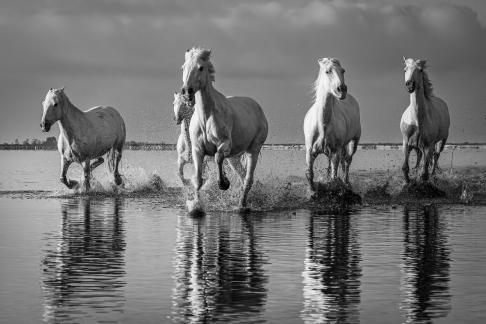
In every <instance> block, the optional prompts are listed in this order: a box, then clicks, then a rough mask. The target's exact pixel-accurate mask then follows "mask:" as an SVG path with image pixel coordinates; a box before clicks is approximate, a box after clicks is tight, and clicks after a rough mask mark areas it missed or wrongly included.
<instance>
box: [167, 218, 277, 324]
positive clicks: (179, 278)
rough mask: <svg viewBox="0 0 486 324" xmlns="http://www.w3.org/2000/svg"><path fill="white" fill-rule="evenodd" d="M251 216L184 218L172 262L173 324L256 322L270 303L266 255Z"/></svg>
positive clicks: (179, 227) (179, 221) (180, 220)
mask: <svg viewBox="0 0 486 324" xmlns="http://www.w3.org/2000/svg"><path fill="white" fill-rule="evenodd" d="M256 221H257V220H255V219H253V218H242V217H240V216H239V215H234V216H231V215H218V214H212V215H207V216H205V217H204V218H189V217H187V216H186V215H183V216H180V217H179V219H178V226H177V242H176V248H175V258H174V269H175V275H174V281H175V288H174V289H173V295H172V307H173V309H172V320H173V321H174V322H176V323H207V322H214V321H222V322H232V321H235V322H245V323H246V322H256V321H259V320H261V319H262V316H263V314H262V313H263V311H264V307H265V303H266V299H267V288H266V284H267V282H268V278H267V276H266V275H265V273H264V269H263V266H264V264H265V263H266V257H265V256H264V255H263V253H262V252H261V249H260V247H259V244H258V242H257V241H258V234H256V233H255V232H256V230H255V228H258V224H254V222H256Z"/></svg>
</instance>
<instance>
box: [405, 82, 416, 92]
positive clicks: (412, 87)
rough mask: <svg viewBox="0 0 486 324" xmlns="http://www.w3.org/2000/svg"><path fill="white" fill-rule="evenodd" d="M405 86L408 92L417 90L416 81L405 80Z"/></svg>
mask: <svg viewBox="0 0 486 324" xmlns="http://www.w3.org/2000/svg"><path fill="white" fill-rule="evenodd" d="M405 87H407V91H408V93H412V92H414V91H415V82H413V81H407V82H405Z"/></svg>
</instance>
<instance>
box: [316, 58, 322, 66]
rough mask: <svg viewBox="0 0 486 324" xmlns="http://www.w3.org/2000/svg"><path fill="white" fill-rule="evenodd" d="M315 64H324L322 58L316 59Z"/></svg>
mask: <svg viewBox="0 0 486 324" xmlns="http://www.w3.org/2000/svg"><path fill="white" fill-rule="evenodd" d="M317 63H319V65H322V64H324V58H323V57H321V58H318V59H317Z"/></svg>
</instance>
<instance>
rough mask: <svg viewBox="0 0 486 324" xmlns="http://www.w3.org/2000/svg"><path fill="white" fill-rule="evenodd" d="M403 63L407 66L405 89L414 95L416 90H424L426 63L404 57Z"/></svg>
mask: <svg viewBox="0 0 486 324" xmlns="http://www.w3.org/2000/svg"><path fill="white" fill-rule="evenodd" d="M403 62H404V64H405V68H404V70H405V87H407V91H408V92H409V93H413V92H414V91H415V90H416V89H420V88H423V83H424V76H423V72H424V69H425V63H426V61H425V60H420V59H418V60H414V59H413V58H408V59H406V58H405V57H403Z"/></svg>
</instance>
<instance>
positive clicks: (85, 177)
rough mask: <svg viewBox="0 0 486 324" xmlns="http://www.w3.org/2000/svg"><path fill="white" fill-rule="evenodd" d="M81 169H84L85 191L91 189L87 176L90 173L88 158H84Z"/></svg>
mask: <svg viewBox="0 0 486 324" xmlns="http://www.w3.org/2000/svg"><path fill="white" fill-rule="evenodd" d="M83 171H84V187H85V188H86V191H89V190H90V189H91V186H90V183H89V177H90V175H91V172H90V171H91V167H90V160H86V161H85V162H84V163H83Z"/></svg>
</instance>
